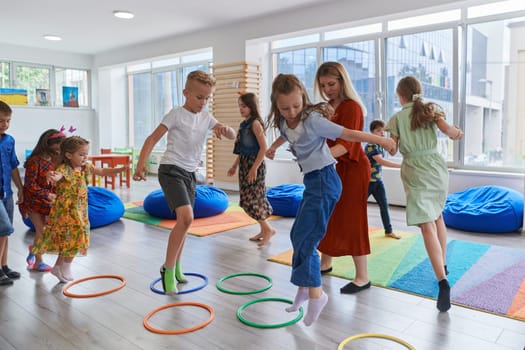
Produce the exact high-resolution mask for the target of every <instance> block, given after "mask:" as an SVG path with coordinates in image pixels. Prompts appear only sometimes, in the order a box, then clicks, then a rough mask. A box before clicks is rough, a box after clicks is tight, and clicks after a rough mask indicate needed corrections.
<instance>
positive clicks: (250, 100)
mask: <svg viewBox="0 0 525 350" xmlns="http://www.w3.org/2000/svg"><path fill="white" fill-rule="evenodd" d="M238 102H239V112H240V114H241V116H242V117H243V118H244V119H245V120H244V121H243V122H242V123H241V125H240V126H239V132H238V133H237V138H236V140H235V146H234V149H233V153H235V154H237V155H238V156H237V158H236V159H235V162H234V163H233V165H232V167H231V168H230V169H229V170H228V176H233V175H235V172H236V171H237V167H238V168H239V194H240V201H239V205H240V207H241V208H243V209H244V211H245V212H246V214H248V215H249V216H250V217H251V218H252V219H254V220H257V222H258V223H259V225H260V226H261V232H259V233H258V234H256V235H255V236H253V237H251V238H250V241H257V242H258V243H257V245H258V246H259V247H263V246H265V245H266V244H267V243H268V242H269V241H270V238H271V237H272V236H273V235H274V234H275V230H274V229H273V227H272V226H270V224H269V223H268V220H267V219H268V217H269V216H270V215H271V214H272V206H271V205H270V203H269V202H268V199H267V198H266V166H265V164H264V155H265V153H266V149H267V145H266V136H265V135H264V124H263V120H262V118H261V116H260V114H259V110H258V108H257V99H256V97H255V95H254V94H253V93H250V92H249V93H245V94H242V95H241V96H240V97H239V100H238Z"/></svg>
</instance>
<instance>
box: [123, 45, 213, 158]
mask: <svg viewBox="0 0 525 350" xmlns="http://www.w3.org/2000/svg"><path fill="white" fill-rule="evenodd" d="M210 61H211V51H205V52H201V53H197V54H191V55H184V56H174V57H169V58H162V59H158V60H154V61H151V62H145V63H139V64H134V65H129V66H128V67H127V72H128V91H129V93H128V96H129V106H130V123H131V125H132V135H133V138H132V139H131V140H130V145H131V146H134V147H140V146H142V145H143V144H144V141H145V140H146V137H148V135H149V134H150V133H151V132H152V131H153V129H154V128H155V127H156V126H157V125H158V124H159V123H160V122H161V120H162V118H163V117H164V115H166V113H168V112H169V111H170V110H171V109H172V108H175V107H178V106H182V105H183V104H184V95H183V94H182V91H183V89H184V85H185V84H186V77H187V76H188V74H189V73H190V72H192V71H194V70H202V71H205V72H208V71H209V69H208V67H209V65H210ZM155 147H156V149H157V150H162V149H164V148H165V147H166V138H165V137H164V138H163V139H162V140H160V141H159V142H158V143H157V145H156V146H155Z"/></svg>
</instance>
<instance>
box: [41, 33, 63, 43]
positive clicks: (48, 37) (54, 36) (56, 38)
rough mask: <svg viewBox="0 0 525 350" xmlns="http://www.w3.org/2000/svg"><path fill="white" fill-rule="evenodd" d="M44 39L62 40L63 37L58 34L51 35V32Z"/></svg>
mask: <svg viewBox="0 0 525 350" xmlns="http://www.w3.org/2000/svg"><path fill="white" fill-rule="evenodd" d="M44 39H46V40H50V41H60V40H62V38H61V37H59V36H58V35H50V34H46V35H44Z"/></svg>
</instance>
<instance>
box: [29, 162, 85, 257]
mask: <svg viewBox="0 0 525 350" xmlns="http://www.w3.org/2000/svg"><path fill="white" fill-rule="evenodd" d="M56 171H57V172H60V173H62V174H63V177H62V179H61V180H60V181H58V182H57V184H56V194H57V198H56V200H55V202H54V203H53V206H52V208H51V211H50V213H49V220H48V222H47V225H46V227H45V228H44V233H43V235H42V239H40V241H39V242H37V243H36V244H35V247H34V250H35V251H36V253H37V254H44V253H51V254H60V255H61V256H64V257H75V256H77V255H86V254H87V249H88V247H89V218H88V202H87V199H88V187H87V183H88V179H89V177H90V176H91V173H92V171H93V165H92V164H90V163H88V164H86V166H85V167H84V169H83V170H82V171H75V170H74V169H73V168H71V167H70V166H69V165H66V164H61V165H59V166H58V167H57V169H56Z"/></svg>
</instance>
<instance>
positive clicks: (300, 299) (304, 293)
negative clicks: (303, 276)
mask: <svg viewBox="0 0 525 350" xmlns="http://www.w3.org/2000/svg"><path fill="white" fill-rule="evenodd" d="M307 300H308V288H299V289H297V294H296V295H295V299H294V301H293V304H292V306H289V307H287V308H286V309H285V310H286V311H288V312H295V311H297V310H299V308H300V307H301V305H303V303H304V302H305V301H307Z"/></svg>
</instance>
